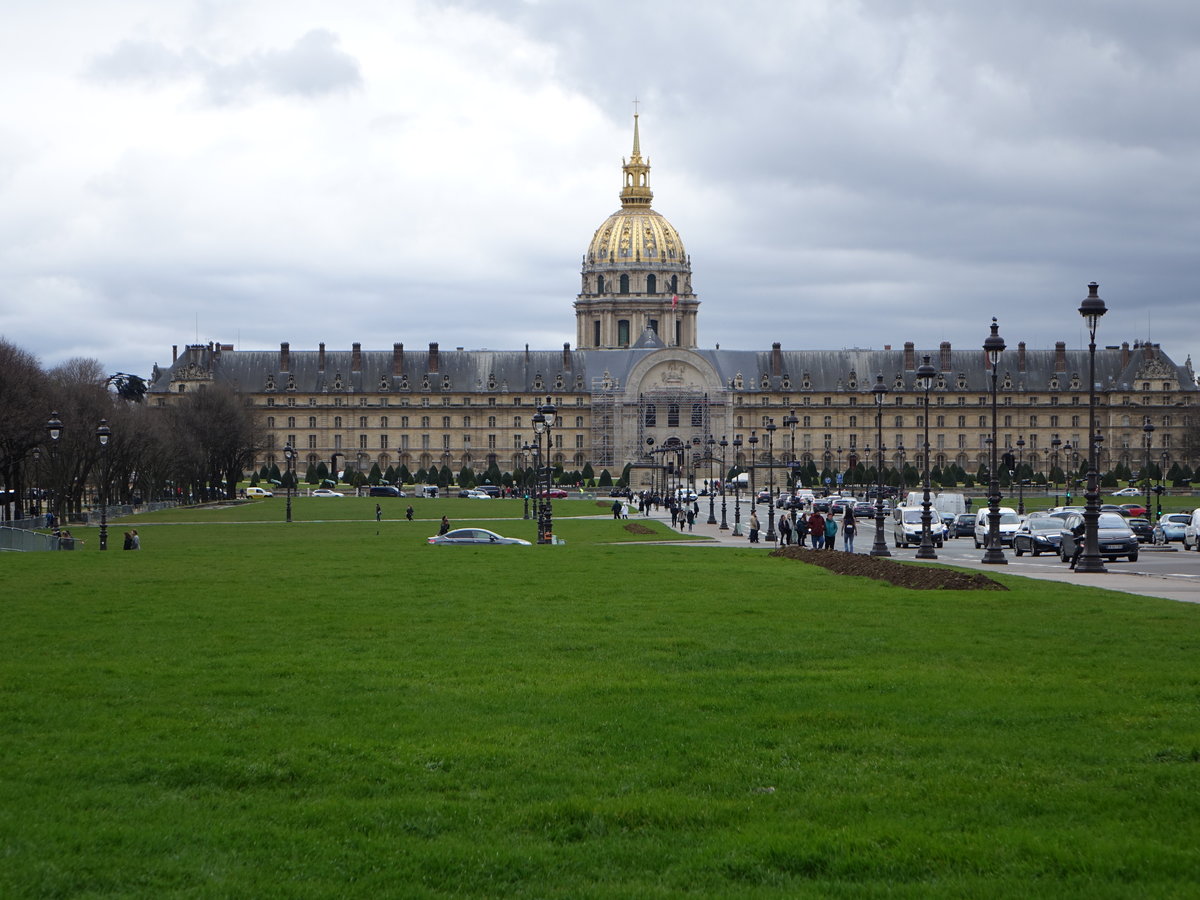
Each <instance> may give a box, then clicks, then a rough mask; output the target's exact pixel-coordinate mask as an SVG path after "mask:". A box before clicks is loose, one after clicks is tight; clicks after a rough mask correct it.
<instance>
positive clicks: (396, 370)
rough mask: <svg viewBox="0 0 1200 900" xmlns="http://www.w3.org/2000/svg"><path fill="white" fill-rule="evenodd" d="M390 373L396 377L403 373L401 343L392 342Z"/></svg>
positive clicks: (402, 347) (402, 346)
mask: <svg viewBox="0 0 1200 900" xmlns="http://www.w3.org/2000/svg"><path fill="white" fill-rule="evenodd" d="M392 374H393V375H396V376H397V377H398V376H400V375H403V374H404V345H403V344H392Z"/></svg>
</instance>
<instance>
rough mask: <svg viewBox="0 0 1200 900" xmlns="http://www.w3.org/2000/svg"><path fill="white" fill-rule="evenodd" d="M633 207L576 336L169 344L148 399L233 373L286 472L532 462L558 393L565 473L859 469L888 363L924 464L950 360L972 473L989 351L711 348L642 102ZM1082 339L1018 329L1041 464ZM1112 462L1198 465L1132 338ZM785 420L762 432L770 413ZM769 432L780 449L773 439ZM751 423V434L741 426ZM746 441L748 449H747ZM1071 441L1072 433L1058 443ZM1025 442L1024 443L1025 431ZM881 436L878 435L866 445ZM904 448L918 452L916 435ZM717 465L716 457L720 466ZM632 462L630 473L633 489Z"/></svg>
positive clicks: (628, 175)
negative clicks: (653, 175)
mask: <svg viewBox="0 0 1200 900" xmlns="http://www.w3.org/2000/svg"><path fill="white" fill-rule="evenodd" d="M622 170H623V179H624V180H623V185H622V189H621V192H620V198H621V208H620V209H618V210H617V211H616V212H614V213H613V214H612V215H610V216H609V217H608V218H607V219H605V220H604V222H603V223H602V224H601V225H600V227H599V228H597V229H596V232H595V234H594V235H593V237H592V239H591V241H590V243H589V244H588V247H587V251H586V253H585V255H584V259H583V267H582V282H581V287H580V292H579V294H578V296H577V297H576V299H575V319H576V343H575V347H574V348H572V347H571V346H570V345H569V344H564V345H563V347H562V349H561V350H530V349H529V348H528V347H526V348H525V349H524V350H512V351H492V350H464V349H463V348H461V347H459V348H455V349H453V350H447V349H443V348H441V347H440V346H439V344H437V343H429V344H428V345H427V346H425V347H422V348H420V349H414V348H409V347H406V346H405V345H404V344H403V343H399V342H397V343H394V344H393V345H392V347H391V349H390V350H388V349H383V350H370V349H368V350H364V349H363V348H362V346H361V344H357V343H355V344H353V345H352V346H351V347H350V348H349V349H348V350H347V349H327V348H326V346H325V345H324V344H320V345H319V346H318V347H317V348H316V349H310V350H299V349H292V347H291V346H290V345H289V344H288V343H282V344H280V346H279V349H278V350H235V349H234V348H233V347H232V345H227V344H221V343H209V344H194V345H189V346H187V347H185V348H184V349H183V351H182V352H178V351H173V352H172V363H171V365H170V366H169V367H168V368H165V369H159V368H158V367H157V366H156V367H155V374H154V377H153V379H152V383H151V386H150V389H149V397H150V398H152V399H151V401H150V402H152V403H157V404H159V405H165V404H167V403H170V402H171V401H172V399H173V398H178V397H180V396H181V395H186V394H187V393H188V392H194V391H197V390H203V389H204V388H205V387H206V386H208V385H211V384H217V383H220V384H224V385H229V386H231V387H233V388H234V389H236V390H237V391H238V392H239V393H240V394H241V395H242V396H243V397H244V398H245V401H246V403H247V405H248V406H251V407H252V408H253V409H254V410H255V411H256V412H257V414H258V416H259V419H260V422H261V425H262V427H263V430H264V434H265V445H264V447H263V448H262V450H261V453H260V458H259V459H258V461H257V462H256V467H257V466H261V465H263V464H266V465H271V464H273V463H274V464H278V465H280V467H281V468H282V467H283V464H284V460H283V452H282V451H283V447H284V445H285V444H286V443H289V442H290V443H291V445H292V446H293V447H295V448H296V450H297V454H298V456H297V458H298V460H299V468H300V474H301V476H303V474H304V470H305V469H306V468H307V467H308V466H315V465H317V464H318V463H319V462H321V461H324V462H325V463H326V464H327V465H328V466H330V467H331V468H332V469H335V470H339V469H341V468H343V467H344V466H345V465H352V466H354V467H355V468H357V469H358V470H360V471H363V472H366V471H369V470H370V468H371V466H372V465H373V464H375V463H378V464H379V467H380V468H381V469H384V470H386V469H387V467H388V466H390V465H394V466H396V467H399V466H400V465H405V466H407V467H408V469H409V470H410V471H412V472H415V471H417V470H418V469H421V468H424V469H428V468H430V467H431V466H433V465H437V466H448V467H449V468H450V469H451V470H453V471H455V472H457V471H458V470H459V469H460V468H462V467H465V466H469V467H471V468H473V469H475V470H476V471H480V470H482V469H485V468H487V467H488V466H489V465H490V464H491V463H493V462H494V463H496V464H497V465H498V466H499V467H500V468H501V469H502V470H505V471H512V470H513V469H515V468H519V467H525V466H528V465H529V464H530V459H529V456H528V454H527V453H525V452H524V451H523V450H522V448H523V447H524V446H525V445H526V444H530V443H532V442H533V440H534V433H533V425H532V421H531V420H532V417H533V415H534V414H535V413H536V412H537V407H538V406H539V405H540V404H542V403H544V402H545V400H546V398H547V397H549V398H551V400H552V401H553V403H554V405H555V406H556V407H557V410H558V415H557V422H556V423H555V427H554V429H553V431H552V439H553V449H552V451H551V453H552V456H551V458H552V461H553V463H554V464H555V465H558V466H561V467H562V468H564V469H566V470H578V469H582V468H583V467H584V465H585V464H587V463H590V464H591V465H592V467H593V469H594V470H595V472H596V473H597V474H599V473H600V472H601V471H602V470H604V469H608V470H609V471H610V473H611V474H612V475H613V477H614V478H615V477H616V476H617V475H619V474H620V472H621V470H622V469H623V468H624V466H625V465H626V464H627V463H631V464H633V465H634V466H639V467H640V466H646V467H647V468H646V469H645V470H644V472H643V473H644V474H645V476H646V478H647V479H648V478H649V468H650V467H651V466H654V465H657V464H658V462H659V461H658V460H655V459H654V456H655V453H656V452H661V451H666V452H667V453H668V454H671V451H676V452H677V453H682V454H685V455H686V454H691V459H692V460H693V461H695V460H697V458H700V457H705V456H706V455H707V454H708V452H709V448H710V447H712V448H713V450H712V452H713V453H714V455H715V456H716V457H717V458H718V459H719V458H720V457H721V451H720V449H719V448H716V447H713V445H711V444H710V443H709V438H710V437H711V438H712V439H713V440H715V441H720V440H721V439H722V438H725V439H726V440H727V441H728V442H729V444H730V445H731V446H730V447H729V448H728V451H727V453H726V456H725V460H724V463H725V465H726V466H732V465H735V464H738V465H748V464H749V462H750V457H751V454H752V453H756V454H757V456H756V459H760V460H761V459H763V458H765V457H766V455H767V454H768V453H769V454H770V457H771V458H773V459H774V460H776V461H780V462H783V461H790V460H793V459H794V460H799V461H801V462H805V463H807V462H812V463H814V464H815V465H816V466H817V468H818V469H825V468H829V469H833V470H836V471H841V470H844V469H845V468H848V467H850V466H852V465H853V464H854V463H855V461H859V460H861V461H862V462H864V463H868V464H870V463H873V462H874V460H875V455H876V452H877V450H878V441H877V427H876V414H877V409H876V402H875V396H874V393H873V391H872V388H873V387H874V386H875V383H876V378H877V375H878V374H882V375H883V378H884V383H885V385H886V387H887V394H886V396H885V398H884V400H885V402H884V408H883V429H882V431H883V445H884V447H885V457H886V460H887V464H888V465H890V466H901V465H903V464H905V463H909V464H912V465H915V466H917V467H918V468H920V467H921V466H922V465H923V462H924V460H923V454H922V452H921V449H920V448H921V447H922V444H923V431H924V424H925V423H924V415H925V412H924V406H923V403H924V392H923V391H921V390H920V389H919V388H918V385H917V368H918V366H920V365H922V363H923V362H924V357H926V356H928V357H929V362H930V364H931V365H932V366H933V367H934V368H935V369H936V372H937V374H936V376H935V378H934V384H933V388H932V389H931V391H930V395H929V404H930V406H929V443H930V464H931V465H932V466H941V467H944V466H946V465H948V464H951V463H954V464H957V465H959V466H961V467H962V468H963V469H966V470H967V471H969V472H972V473H973V472H974V471H975V470H976V469H978V467H979V466H980V465H981V464H984V465H986V464H987V462H988V461H989V459H990V444H989V443H988V440H989V438H990V435H991V428H992V420H991V393H990V392H991V377H992V373H991V370H990V368H989V365H988V361H987V358H986V356H985V355H984V352H983V349H982V347H981V346H980V347H975V348H969V349H954V348H953V347H952V346H951V345H950V344H949V343H948V342H942V343H941V344H939V345H938V346H936V347H918V346H917V345H916V343H915V342H905V343H903V344H902V345H901V346H900V348H899V349H893V348H892V347H890V346H885V347H884V348H883V349H882V350H857V349H851V350H836V351H834V350H820V351H811V350H806V351H800V350H786V349H784V347H783V343H782V342H777V343H774V344H772V346H771V349H769V350H762V351H758V350H721V349H706V348H702V347H700V346H699V340H698V334H697V319H698V312H699V306H700V302H699V300H698V299H697V297H696V295H695V293H694V292H693V289H692V268H691V258H690V257H689V256H688V254H687V252H686V250H685V249H684V245H683V242H682V240H681V239H680V237H679V234H678V232H676V230H675V228H674V227H673V226H672V225H671V224H670V222H668V221H667V220H666V219H665V218H664V217H663V216H662V215H661V214H660V213H658V212H656V211H655V210H654V209H653V208H652V207H651V201H652V199H653V193H652V192H651V190H650V186H649V171H650V162H649V159H643V157H642V155H641V148H640V139H639V133H638V121H637V116H636V115H635V116H634V132H633V151H632V154H631V156H630V158H629V159H628V160H627V161H623V165H622ZM1087 373H1088V353H1087V351H1086V350H1068V349H1067V347H1066V343H1065V342H1063V341H1059V342H1057V343H1056V344H1055V346H1054V347H1053V348H1047V349H1035V348H1027V347H1026V346H1025V343H1024V342H1021V343H1018V344H1017V345H1016V346H1015V347H1013V346H1010V347H1008V349H1007V350H1006V352H1005V353H1004V354H1003V355H1002V356H1001V359H1000V363H999V365H998V367H997V373H996V376H997V389H998V404H999V417H998V422H997V435H998V443H999V446H1000V447H1001V448H1004V449H1009V450H1011V451H1012V452H1013V453H1014V455H1015V454H1016V453H1017V451H1018V447H1020V451H1021V456H1022V458H1023V460H1024V461H1025V462H1026V463H1028V464H1029V465H1031V466H1032V467H1033V469H1034V471H1041V472H1048V471H1049V470H1050V468H1051V466H1052V465H1054V464H1056V463H1057V464H1058V465H1060V466H1062V467H1063V468H1068V467H1070V466H1071V465H1073V464H1077V463H1076V460H1077V459H1078V456H1075V455H1074V454H1080V455H1082V456H1084V457H1086V438H1087V428H1088V398H1089V391H1088V384H1087V380H1086V379H1087ZM1096 390H1097V398H1098V407H1097V423H1098V424H1097V427H1098V432H1099V433H1100V434H1101V435H1102V436H1103V441H1102V443H1101V445H1100V446H1101V448H1102V449H1101V454H1102V455H1101V469H1108V468H1111V467H1112V466H1114V465H1116V464H1117V463H1118V462H1123V463H1125V464H1127V465H1129V466H1130V467H1131V468H1133V469H1138V468H1140V465H1141V463H1142V461H1144V459H1145V457H1146V450H1147V445H1146V434H1147V432H1146V431H1144V426H1145V425H1146V424H1147V423H1149V424H1152V425H1153V426H1154V430H1153V432H1152V433H1150V441H1151V446H1150V453H1151V457H1152V459H1153V460H1154V461H1155V462H1157V463H1159V464H1165V465H1166V466H1167V467H1169V466H1170V465H1171V464H1172V463H1175V462H1179V463H1180V464H1184V463H1186V464H1188V465H1191V466H1192V467H1195V466H1196V465H1197V462H1198V460H1197V458H1196V448H1190V449H1188V448H1185V446H1184V435H1185V433H1186V431H1187V430H1188V429H1189V428H1190V427H1191V426H1192V424H1193V417H1194V416H1195V415H1197V410H1196V408H1195V406H1196V402H1197V396H1198V392H1197V385H1196V377H1195V374H1194V372H1193V370H1192V365H1191V359H1190V358H1189V359H1188V360H1187V361H1186V362H1185V363H1184V364H1182V365H1179V364H1176V363H1175V362H1173V361H1172V360H1170V359H1169V358H1168V357H1167V356H1166V354H1164V353H1163V352H1162V350H1161V348H1160V346H1159V345H1157V344H1153V343H1149V342H1134V343H1133V344H1132V345H1131V344H1130V343H1129V342H1125V343H1122V344H1120V345H1117V346H1106V347H1101V348H1098V349H1097V351H1096ZM772 425H773V426H774V428H773V429H769V428H768V426H772ZM768 431H770V441H771V446H769V447H768ZM737 439H740V440H737ZM735 440H736V443H737V444H739V445H740V451H738V452H735V451H734V447H733V446H732V445H733V444H734V442H735ZM1055 441H1057V442H1058V443H1057V445H1056V444H1055V443H1054V442H1055ZM1019 442H1021V443H1019ZM869 448H874V449H869ZM905 448H907V449H905ZM708 465H709V464H708V463H707V462H705V463H703V464H702V465H701V471H702V472H704V473H707V472H708ZM638 477H640V475H635V484H634V486H635V487H636V486H638V481H637V478H638Z"/></svg>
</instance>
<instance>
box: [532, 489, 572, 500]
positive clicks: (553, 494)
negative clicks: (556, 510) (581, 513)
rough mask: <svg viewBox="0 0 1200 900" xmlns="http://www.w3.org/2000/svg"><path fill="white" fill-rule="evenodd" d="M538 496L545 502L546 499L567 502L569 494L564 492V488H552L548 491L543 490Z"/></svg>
mask: <svg viewBox="0 0 1200 900" xmlns="http://www.w3.org/2000/svg"><path fill="white" fill-rule="evenodd" d="M537 495H538V496H539V497H541V498H542V499H543V500H545V499H546V498H549V499H551V500H566V499H567V492H566V491H564V490H563V489H562V488H550V490H546V489H544V488H543V489H542V490H540V491H538V494H537Z"/></svg>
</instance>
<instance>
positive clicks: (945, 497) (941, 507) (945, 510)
mask: <svg viewBox="0 0 1200 900" xmlns="http://www.w3.org/2000/svg"><path fill="white" fill-rule="evenodd" d="M933 507H934V509H936V510H937V511H938V512H940V513H941V514H942V518H943V519H944V518H946V517H947V516H957V515H960V514H962V513H965V512H966V511H967V498H966V496H964V495H963V494H956V493H954V492H953V491H942V492H941V493H940V494H938V495H937V497H935V498H934V500H933Z"/></svg>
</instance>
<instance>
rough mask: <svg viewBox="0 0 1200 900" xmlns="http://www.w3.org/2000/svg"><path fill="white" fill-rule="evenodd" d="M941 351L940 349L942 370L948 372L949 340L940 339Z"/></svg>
mask: <svg viewBox="0 0 1200 900" xmlns="http://www.w3.org/2000/svg"><path fill="white" fill-rule="evenodd" d="M941 351H942V354H941V356H942V359H941V368H942V371H943V372H949V371H950V342H949V341H942V346H941Z"/></svg>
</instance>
